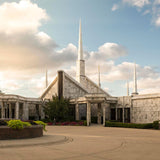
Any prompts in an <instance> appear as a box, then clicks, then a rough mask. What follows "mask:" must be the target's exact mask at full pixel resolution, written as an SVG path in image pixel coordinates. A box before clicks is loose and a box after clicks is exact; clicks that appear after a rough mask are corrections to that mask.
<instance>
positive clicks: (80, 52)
mask: <svg viewBox="0 0 160 160" xmlns="http://www.w3.org/2000/svg"><path fill="white" fill-rule="evenodd" d="M78 60H83V47H82V29H81V19H80V20H79V46H78Z"/></svg>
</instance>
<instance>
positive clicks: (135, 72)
mask: <svg viewBox="0 0 160 160" xmlns="http://www.w3.org/2000/svg"><path fill="white" fill-rule="evenodd" d="M132 94H138V92H137V71H136V64H135V63H134V79H133V93H132Z"/></svg>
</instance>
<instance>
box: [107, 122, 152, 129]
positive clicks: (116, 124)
mask: <svg viewBox="0 0 160 160" xmlns="http://www.w3.org/2000/svg"><path fill="white" fill-rule="evenodd" d="M105 126H106V127H123V128H140V129H149V128H153V124H152V123H147V124H135V123H121V122H110V121H106V123H105Z"/></svg>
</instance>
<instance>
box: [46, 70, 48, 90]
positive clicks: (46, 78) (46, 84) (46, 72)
mask: <svg viewBox="0 0 160 160" xmlns="http://www.w3.org/2000/svg"><path fill="white" fill-rule="evenodd" d="M47 87H48V70H47V68H46V88H47Z"/></svg>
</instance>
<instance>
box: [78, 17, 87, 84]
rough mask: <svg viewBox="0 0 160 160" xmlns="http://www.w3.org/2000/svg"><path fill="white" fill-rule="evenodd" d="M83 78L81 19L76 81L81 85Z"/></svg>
mask: <svg viewBox="0 0 160 160" xmlns="http://www.w3.org/2000/svg"><path fill="white" fill-rule="evenodd" d="M84 78H85V61H84V60H83V47H82V29H81V19H80V22H79V42H78V59H77V72H76V79H77V81H78V82H79V83H81V84H82V83H83V81H84Z"/></svg>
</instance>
